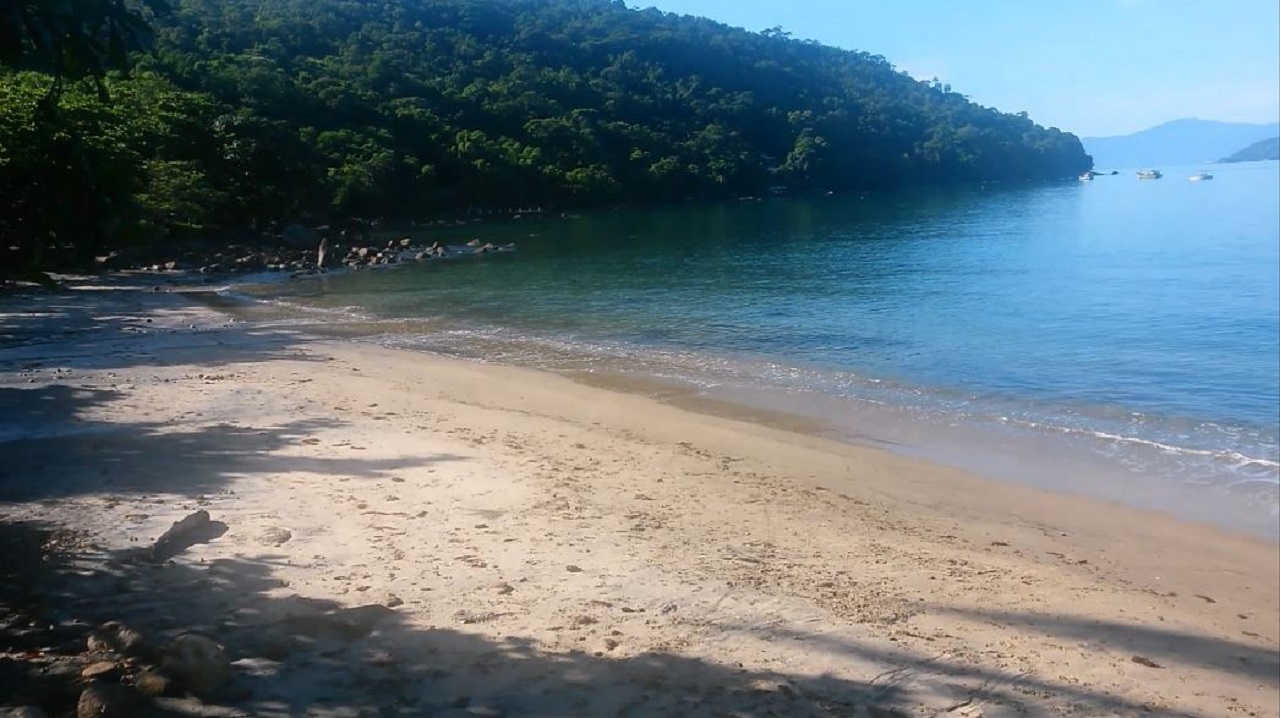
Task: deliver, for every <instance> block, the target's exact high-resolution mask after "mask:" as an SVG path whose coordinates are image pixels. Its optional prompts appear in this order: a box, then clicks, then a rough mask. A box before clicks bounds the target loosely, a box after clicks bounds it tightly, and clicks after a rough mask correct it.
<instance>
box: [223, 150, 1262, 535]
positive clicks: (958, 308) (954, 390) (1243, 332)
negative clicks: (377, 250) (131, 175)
mask: <svg viewBox="0 0 1280 718" xmlns="http://www.w3.org/2000/svg"><path fill="white" fill-rule="evenodd" d="M1162 169H1164V171H1165V178H1164V179H1162V180H1155V181H1143V180H1138V179H1136V178H1135V176H1134V175H1133V174H1132V173H1125V174H1122V175H1117V176H1102V177H1098V178H1097V179H1095V180H1094V181H1092V182H1071V183H1061V184H1056V185H1039V186H1034V187H1025V186H1021V187H987V188H983V189H967V190H955V191H946V192H920V193H886V194H873V195H864V196H860V195H842V196H829V197H817V198H794V199H791V198H768V199H764V200H758V201H757V200H742V201H736V202H728V203H722V204H714V205H705V204H689V205H684V206H678V207H666V208H658V209H642V210H640V209H620V210H616V211H609V212H596V213H590V214H583V215H580V216H578V215H575V216H557V217H542V218H525V219H521V220H512V221H507V222H504V223H500V224H498V223H483V224H474V225H467V226H463V227H458V228H454V229H450V230H447V231H445V230H431V231H426V230H415V229H413V228H408V229H407V230H405V232H404V233H408V234H409V235H411V236H413V237H415V239H418V240H421V241H425V242H430V241H433V240H435V239H442V240H445V241H448V242H456V243H460V242H462V241H465V240H467V239H470V238H472V237H477V238H480V239H482V240H484V241H492V242H495V243H500V242H508V241H513V242H516V243H517V246H518V248H519V249H518V251H517V252H514V253H510V254H503V255H497V256H489V257H484V258H478V259H474V260H473V259H463V260H457V261H451V262H446V263H424V264H420V265H412V266H401V267H397V268H395V269H390V270H378V271H359V272H349V273H335V274H329V275H326V276H323V277H320V278H315V279H306V280H295V281H290V282H284V283H280V282H277V283H271V284H269V285H264V286H256V287H255V286H249V287H240V288H237V290H236V292H237V293H239V294H242V295H246V296H250V297H253V298H255V299H256V300H259V301H262V302H266V303H269V304H271V305H274V306H276V307H278V308H279V310H280V315H281V317H287V319H286V321H289V322H292V323H297V324H302V325H311V326H314V327H322V328H324V329H326V330H328V331H339V332H344V331H345V333H348V334H351V335H355V336H358V337H359V338H361V339H364V340H370V341H377V342H380V343H384V344H387V345H391V346H397V347H404V348H410V349H418V350H422V351H431V352H440V353H446V354H453V355H460V356H466V357H473V358H479V359H484V360H489V361H499V362H506V363H513V364H519V365H525V366H533V367H538V368H544V369H551V370H555V371H566V372H579V371H588V372H599V373H620V374H632V375H641V376H646V377H651V378H657V379H661V380H663V381H667V382H671V383H675V384H677V385H681V386H684V387H687V388H689V389H691V390H693V391H696V392H698V393H701V394H705V395H708V396H712V397H715V398H719V399H725V400H729V401H734V402H739V403H742V404H745V405H748V406H756V407H762V408H769V409H776V410H783V411H787V412H792V413H796V414H800V415H805V416H808V417H811V418H814V419H818V420H820V421H821V422H822V423H823V425H825V426H827V427H828V433H829V434H830V435H831V436H834V437H836V438H840V439H844V440H847V441H853V442H859V443H868V444H872V445H876V446H881V447H885V448H888V449H890V450H892V451H897V452H899V453H903V454H907V455H912V456H918V457H924V458H929V459H932V460H936V461H941V462H944V463H949V464H954V465H957V466H961V467H963V468H966V469H970V470H974V471H977V472H979V473H983V474H986V475H989V476H992V477H994V478H997V479H1000V480H1005V481H1015V482H1023V483H1030V484H1033V485H1036V486H1041V487H1044V488H1049V489H1053V490H1057V491H1068V492H1077V493H1083V494H1087V495H1091V496H1096V497H1100V498H1103V499H1108V500H1114V501H1121V502H1126V503H1130V504H1133V505H1136V506H1140V507H1144V508H1152V509H1159V510H1164V511H1171V512H1173V513H1175V514H1178V515H1180V516H1183V517H1186V518H1190V519H1194V520H1199V521H1207V522H1211V523H1216V524H1218V525H1220V526H1225V527H1229V528H1232V529H1236V530H1244V531H1248V532H1251V533H1258V534H1263V535H1270V536H1275V535H1277V534H1280V527H1278V526H1277V521H1278V520H1280V519H1278V518H1277V510H1278V509H1277V507H1278V506H1280V476H1278V470H1280V463H1278V462H1280V164H1278V163H1275V162H1264V163H1247V164H1238V165H1221V166H1209V167H1207V169H1209V170H1210V171H1212V172H1213V173H1214V175H1215V179H1213V180H1212V181H1205V182H1190V181H1188V180H1187V176H1188V175H1190V174H1191V173H1192V172H1193V171H1195V170H1197V169H1201V168H1200V167H1187V168H1162ZM398 234H400V232H397V235H398ZM344 327H345V329H344Z"/></svg>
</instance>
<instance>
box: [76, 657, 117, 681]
mask: <svg viewBox="0 0 1280 718" xmlns="http://www.w3.org/2000/svg"><path fill="white" fill-rule="evenodd" d="M117 668H118V667H117V666H116V664H115V661H98V662H97V663H90V664H89V665H87V666H85V668H84V670H82V671H80V677H81V678H87V679H88V680H91V681H92V680H97V679H99V678H111V677H114V676H115V675H116V674H117V672H118V671H117Z"/></svg>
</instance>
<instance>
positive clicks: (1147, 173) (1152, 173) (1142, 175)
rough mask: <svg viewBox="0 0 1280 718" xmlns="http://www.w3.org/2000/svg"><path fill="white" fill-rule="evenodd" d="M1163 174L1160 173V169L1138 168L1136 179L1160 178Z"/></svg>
mask: <svg viewBox="0 0 1280 718" xmlns="http://www.w3.org/2000/svg"><path fill="white" fill-rule="evenodd" d="M1161 177H1164V175H1162V174H1160V170H1139V171H1138V179H1160V178H1161Z"/></svg>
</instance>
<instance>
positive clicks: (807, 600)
mask: <svg viewBox="0 0 1280 718" xmlns="http://www.w3.org/2000/svg"><path fill="white" fill-rule="evenodd" d="M803 429H804V427H803V426H802V425H799V424H797V425H795V426H791V425H788V422H787V421H786V420H785V417H770V416H763V415H758V414H753V413H751V412H749V411H746V410H743V409H737V408H734V407H731V406H706V405H699V404H698V403H697V402H693V401H690V400H688V398H687V397H682V396H680V395H679V394H678V393H677V392H674V391H670V390H664V389H663V388H661V387H656V386H649V385H644V384H639V383H629V382H627V381H624V380H622V379H616V378H609V377H598V376H593V377H590V380H589V381H575V380H574V379H573V378H571V377H564V376H557V375H553V374H547V373H539V372H533V371H528V370H523V369H517V368H512V367H507V366H498V365H491V364H484V363H479V362H466V361H460V360H453V359H448V358H442V357H437V356H431V355H427V354H421V353H409V352H400V351H394V350H388V349H384V348H380V347H377V346H372V345H368V344H361V343H358V342H344V341H337V340H322V339H317V338H314V337H308V336H306V335H305V334H302V333H299V332H297V331H292V330H288V329H281V328H275V329H267V328H263V327H260V326H257V325H255V324H254V323H253V322H252V321H244V320H235V319H232V318H231V317H230V316H229V315H227V314H223V313H220V312H217V311H214V310H213V309H210V308H209V307H208V305H207V303H202V302H200V301H197V300H195V299H193V298H192V297H191V296H189V295H185V294H182V293H179V292H171V291H167V290H165V291H154V292H153V291H147V290H146V289H145V288H143V289H139V288H137V287H131V286H128V285H122V286H105V287H97V288H94V287H91V286H84V287H81V288H79V289H76V290H72V291H67V292H64V293H61V294H58V295H48V296H44V295H16V296H10V297H3V298H0V442H3V443H0V450H2V452H3V453H2V455H3V457H4V461H3V462H2V463H0V551H3V561H0V563H2V564H3V566H4V568H3V569H0V585H3V586H5V588H3V589H0V619H2V620H3V622H2V623H0V628H3V633H2V635H4V637H5V639H4V641H3V643H2V644H0V650H3V653H2V654H0V679H3V681H0V683H2V684H3V685H4V686H5V687H4V688H3V689H0V706H3V705H14V706H18V705H42V706H43V707H44V709H45V710H46V712H48V714H49V715H57V714H60V713H59V711H63V712H65V714H67V715H74V714H75V710H76V705H75V704H76V700H77V696H78V695H79V692H80V690H81V689H82V688H84V686H85V685H86V681H87V680H89V679H85V678H81V677H80V671H81V669H82V668H83V667H84V666H86V665H89V664H90V663H92V662H103V661H104V660H105V661H107V662H111V663H112V664H113V665H114V666H115V670H114V671H113V672H111V673H109V674H107V678H106V680H107V681H108V682H110V683H112V684H113V685H114V684H125V685H129V686H133V685H134V684H135V683H137V675H138V674H139V672H140V671H141V670H142V667H143V666H144V664H146V663H147V662H146V661H145V660H142V659H137V660H135V659H133V658H130V657H129V656H127V655H114V654H110V653H108V655H106V657H105V659H104V656H102V655H89V654H90V653H91V651H88V650H87V649H86V642H85V641H86V638H85V637H86V635H88V634H89V633H90V631H91V630H92V629H94V628H95V627H97V626H99V625H100V624H102V623H103V622H105V621H119V622H123V623H125V624H128V625H129V626H131V627H133V628H135V629H136V630H138V631H140V632H141V633H142V634H143V635H145V636H147V640H148V641H149V642H150V643H151V644H153V645H155V646H164V645H167V642H169V641H172V640H173V639H174V637H176V636H178V635H180V634H182V633H190V632H196V633H198V634H201V635H204V636H207V637H208V638H209V639H211V640H214V641H216V642H217V643H218V644H220V645H221V646H223V647H224V649H225V653H226V659H227V660H228V661H229V663H230V666H231V672H230V676H229V680H228V681H226V682H225V684H221V685H219V686H218V687H217V688H216V690H211V691H206V692H204V693H205V694H204V695H201V696H199V698H198V699H196V698H191V697H189V696H184V695H183V693H184V691H181V690H173V691H168V693H169V694H170V695H166V696H162V697H160V698H149V699H147V702H146V708H145V710H146V711H153V712H157V714H163V715H168V714H175V715H252V716H335V717H336V716H401V715H403V716H410V715H412V716H417V715H433V716H434V715H445V716H472V715H474V716H511V717H515V716H899V715H901V716H917V715H920V716H939V715H940V716H964V717H966V718H974V717H975V716H986V717H988V718H996V717H1005V716H1058V715H1066V716H1131V715H1132V716H1150V715H1159V716H1165V715H1169V716H1205V717H1210V716H1236V715H1239V716H1278V715H1280V551H1278V550H1277V546H1276V544H1275V543H1274V542H1270V541H1267V540H1265V539H1261V538H1255V537H1251V536H1246V535H1236V534H1230V533H1227V532H1223V531H1220V530H1217V529H1215V528H1211V527H1208V526H1201V525H1196V524H1191V523H1186V522H1182V521H1177V520H1174V519H1172V518H1170V517H1167V516H1164V515H1160V514H1156V513H1149V512H1142V511H1137V510H1134V509H1130V508H1126V507H1123V506H1118V505H1111V504H1106V503H1102V502H1098V501H1093V500H1090V499H1086V498H1082V497H1076V496H1067V495H1058V494H1050V493H1045V492H1042V491H1038V490H1033V489H1031V488H1026V487H1022V486H1018V485H1013V484H1008V483H996V482H993V481H990V480H986V479H983V478H982V477H977V476H973V475H969V474H966V473H963V472H961V471H958V470H954V469H950V468H947V467H942V466H937V465H933V464H929V463H925V462H922V461H915V460H911V459H907V458H903V457H900V456H895V455H892V454H889V453H886V452H882V451H879V450H877V449H873V448H867V447H859V446H851V445H846V444H841V443H837V442H834V441H830V440H827V439H824V438H821V437H819V436H816V435H814V434H811V433H806V432H805V431H803ZM1028 470H1034V467H1028ZM198 510H203V511H205V512H207V514H208V517H209V518H210V519H211V521H210V523H209V525H208V526H206V527H205V528H204V529H203V532H202V533H201V534H199V535H198V536H193V537H192V538H191V540H189V541H184V542H183V543H182V545H180V546H178V547H176V548H175V549H174V550H172V551H166V555H165V556H163V558H162V560H156V556H155V555H154V553H151V552H149V551H150V549H151V547H152V545H153V543H154V542H155V540H156V539H157V538H158V537H160V536H161V535H162V534H164V533H165V531H166V529H169V528H170V526H171V525H172V524H173V523H174V522H175V521H178V520H180V519H182V518H183V517H185V516H188V515H190V514H191V513H192V512H194V511H198ZM361 607H365V608H361ZM351 609H359V610H355V611H353V610H351ZM104 670H105V669H104ZM36 673H39V674H40V675H51V674H52V675H64V674H65V675H69V676H71V678H70V679H69V680H68V681H67V682H65V685H64V684H55V685H53V686H48V685H45V684H43V683H40V682H39V681H36V680H35V679H33V678H31V676H32V675H34V674H36ZM101 680H103V679H99V681H101ZM136 705H139V706H141V705H142V704H141V703H138V704H136ZM136 710H137V711H138V712H137V713H136V714H137V715H145V714H147V713H145V712H144V709H143V708H141V707H139V708H136Z"/></svg>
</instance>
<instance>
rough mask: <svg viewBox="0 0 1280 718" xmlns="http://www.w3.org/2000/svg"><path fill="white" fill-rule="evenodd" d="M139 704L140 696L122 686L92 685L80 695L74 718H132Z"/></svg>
mask: <svg viewBox="0 0 1280 718" xmlns="http://www.w3.org/2000/svg"><path fill="white" fill-rule="evenodd" d="M140 704H141V700H140V696H138V694H136V693H134V692H133V691H131V690H129V689H128V688H126V687H124V686H121V685H112V684H109V683H94V684H93V685H91V686H89V687H88V688H85V689H84V690H83V691H82V692H81V693H80V700H79V701H78V702H77V703H76V718H133V717H134V716H136V715H138V712H139V711H138V709H139V708H140V707H141V705H140Z"/></svg>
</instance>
